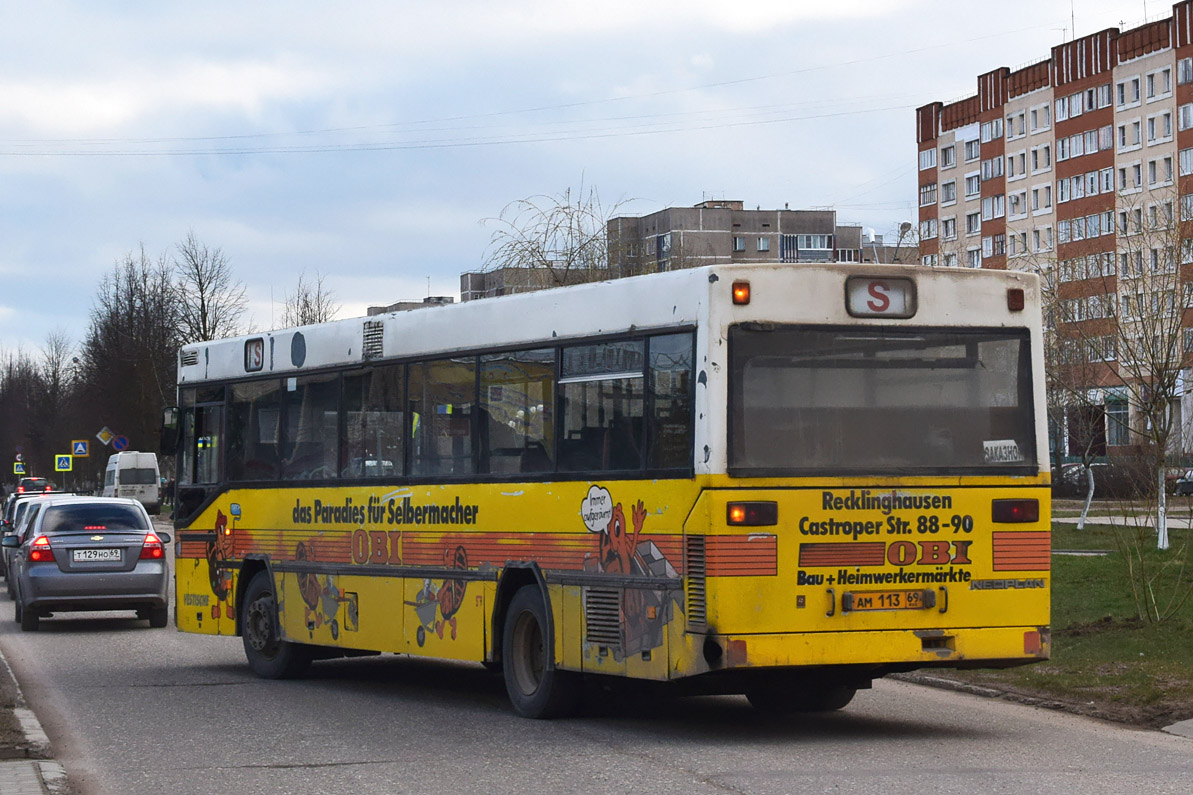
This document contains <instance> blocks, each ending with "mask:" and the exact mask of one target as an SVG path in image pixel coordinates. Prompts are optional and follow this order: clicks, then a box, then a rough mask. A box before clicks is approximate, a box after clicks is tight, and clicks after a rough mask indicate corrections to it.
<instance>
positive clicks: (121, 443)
mask: <svg viewBox="0 0 1193 795" xmlns="http://www.w3.org/2000/svg"><path fill="white" fill-rule="evenodd" d="M112 449H113V450H116V451H117V452H119V451H121V450H127V449H128V437H127V436H117V437H116V438H115V439H113V440H112Z"/></svg>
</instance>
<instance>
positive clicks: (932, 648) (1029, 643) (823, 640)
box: [673, 626, 1051, 676]
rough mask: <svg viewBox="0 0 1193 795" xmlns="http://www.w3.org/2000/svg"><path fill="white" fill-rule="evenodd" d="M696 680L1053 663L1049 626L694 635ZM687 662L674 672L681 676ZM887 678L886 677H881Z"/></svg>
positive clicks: (694, 672) (677, 664)
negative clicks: (833, 669) (719, 675)
mask: <svg viewBox="0 0 1193 795" xmlns="http://www.w3.org/2000/svg"><path fill="white" fill-rule="evenodd" d="M688 637H689V639H690V640H692V641H694V643H692V646H691V647H690V649H691V651H692V652H694V654H695V656H696V657H697V659H695V660H692V661H691V662H692V670H691V671H690V674H699V673H705V672H711V671H727V670H746V669H758V668H806V667H816V668H822V667H827V666H865V667H873V668H875V669H879V670H884V671H885V672H888V673H893V672H895V671H909V670H914V669H916V668H1006V667H1010V666H1014V665H1023V664H1027V663H1032V662H1039V661H1042V660H1047V659H1048V657H1049V653H1050V650H1051V637H1050V632H1049V628H1048V627H1047V626H1020V627H994V628H965V629H961V628H958V629H931V630H914V629H907V630H880V631H854V632H839V633H828V632H807V633H783V634H772V635H717V634H707V635H694V634H691V635H689V636H688ZM684 667H685V664H684V661H682V660H677V661H675V665H674V666H673V671H675V672H676V673H677V674H678V675H679V676H684V675H688V673H686V672H684V671H683V668H684ZM880 675H881V674H880Z"/></svg>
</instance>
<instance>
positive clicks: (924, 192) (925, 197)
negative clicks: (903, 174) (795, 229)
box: [800, 150, 936, 248]
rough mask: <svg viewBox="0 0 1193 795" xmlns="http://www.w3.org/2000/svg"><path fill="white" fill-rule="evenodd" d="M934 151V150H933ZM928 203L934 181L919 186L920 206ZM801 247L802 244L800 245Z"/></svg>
mask: <svg viewBox="0 0 1193 795" xmlns="http://www.w3.org/2000/svg"><path fill="white" fill-rule="evenodd" d="M933 151H935V150H933ZM929 204H936V183H935V182H933V183H932V184H930V185H921V186H920V206H921V207H926V206H928V205H929ZM800 248H803V246H800Z"/></svg>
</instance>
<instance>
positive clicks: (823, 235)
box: [606, 200, 862, 276]
mask: <svg viewBox="0 0 1193 795" xmlns="http://www.w3.org/2000/svg"><path fill="white" fill-rule="evenodd" d="M606 228H607V233H608V234H607V237H608V245H609V270H610V273H611V274H613V275H624V276H628V275H632V274H638V273H654V272H656V271H667V270H677V269H679V268H693V267H696V266H698V265H707V264H709V263H713V262H774V263H779V262H860V261H861V256H862V253H861V249H862V228H861V227H860V226H838V225H837V213H836V211H835V210H790V209H783V210H762V209H755V210H747V209H745V208H744V207H743V203H742V202H740V201H725V200H712V201H703V202H700V204H697V205H696V206H695V207H668V208H666V209H664V210H659V211H658V212H656V213H651V214H650V215H644V216H640V217H633V216H622V217H617V218H613V219H611V220H610V221H609V222H608V224H607V225H606Z"/></svg>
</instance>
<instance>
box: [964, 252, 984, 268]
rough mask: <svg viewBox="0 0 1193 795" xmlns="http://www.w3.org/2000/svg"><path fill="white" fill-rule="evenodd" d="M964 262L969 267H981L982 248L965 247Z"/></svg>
mask: <svg viewBox="0 0 1193 795" xmlns="http://www.w3.org/2000/svg"><path fill="white" fill-rule="evenodd" d="M965 264H966V265H967V266H968V267H970V268H980V267H982V250H981V249H980V248H970V249H966V251H965Z"/></svg>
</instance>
